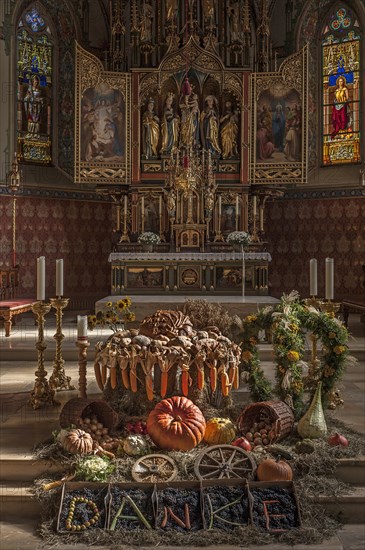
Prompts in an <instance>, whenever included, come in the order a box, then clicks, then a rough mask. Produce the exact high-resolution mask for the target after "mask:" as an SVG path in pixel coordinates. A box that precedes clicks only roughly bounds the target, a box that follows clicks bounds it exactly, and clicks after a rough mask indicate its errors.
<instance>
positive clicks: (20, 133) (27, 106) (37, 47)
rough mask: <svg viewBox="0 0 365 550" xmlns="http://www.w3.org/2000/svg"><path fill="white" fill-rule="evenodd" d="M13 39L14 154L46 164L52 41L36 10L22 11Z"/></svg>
mask: <svg viewBox="0 0 365 550" xmlns="http://www.w3.org/2000/svg"><path fill="white" fill-rule="evenodd" d="M16 38H17V86H18V93H17V97H18V102H17V141H18V157H19V159H20V160H21V161H22V162H29V163H37V164H50V163H51V135H52V91H53V88H52V87H53V80H52V78H53V41H52V36H51V31H50V28H49V26H48V24H47V20H46V18H45V17H43V16H42V14H41V13H40V12H39V11H38V9H36V8H35V7H31V8H30V9H29V10H27V11H25V12H24V14H23V15H22V17H21V18H20V20H19V23H18V28H17V36H16Z"/></svg>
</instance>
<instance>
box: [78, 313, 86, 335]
mask: <svg viewBox="0 0 365 550" xmlns="http://www.w3.org/2000/svg"><path fill="white" fill-rule="evenodd" d="M86 338H87V315H78V316H77V339H78V340H85V339H86Z"/></svg>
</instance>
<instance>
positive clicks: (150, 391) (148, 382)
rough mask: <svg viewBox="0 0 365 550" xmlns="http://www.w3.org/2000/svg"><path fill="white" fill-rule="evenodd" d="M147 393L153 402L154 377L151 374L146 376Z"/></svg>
mask: <svg viewBox="0 0 365 550" xmlns="http://www.w3.org/2000/svg"><path fill="white" fill-rule="evenodd" d="M146 393H147V397H148V399H149V401H152V400H153V384H152V376H151V375H150V374H149V375H147V376H146Z"/></svg>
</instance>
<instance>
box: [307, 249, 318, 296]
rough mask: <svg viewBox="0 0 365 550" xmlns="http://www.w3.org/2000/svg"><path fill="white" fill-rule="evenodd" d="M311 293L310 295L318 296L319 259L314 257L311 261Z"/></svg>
mask: <svg viewBox="0 0 365 550" xmlns="http://www.w3.org/2000/svg"><path fill="white" fill-rule="evenodd" d="M309 294H310V296H317V294H318V284H317V260H316V259H315V258H312V259H311V260H310V262H309Z"/></svg>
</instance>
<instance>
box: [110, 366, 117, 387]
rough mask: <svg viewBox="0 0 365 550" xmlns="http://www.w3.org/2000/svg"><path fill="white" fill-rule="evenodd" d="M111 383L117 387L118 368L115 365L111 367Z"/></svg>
mask: <svg viewBox="0 0 365 550" xmlns="http://www.w3.org/2000/svg"><path fill="white" fill-rule="evenodd" d="M110 385H111V387H112V389H113V390H114V389H115V388H116V387H117V369H116V368H115V367H112V368H111V369H110Z"/></svg>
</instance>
